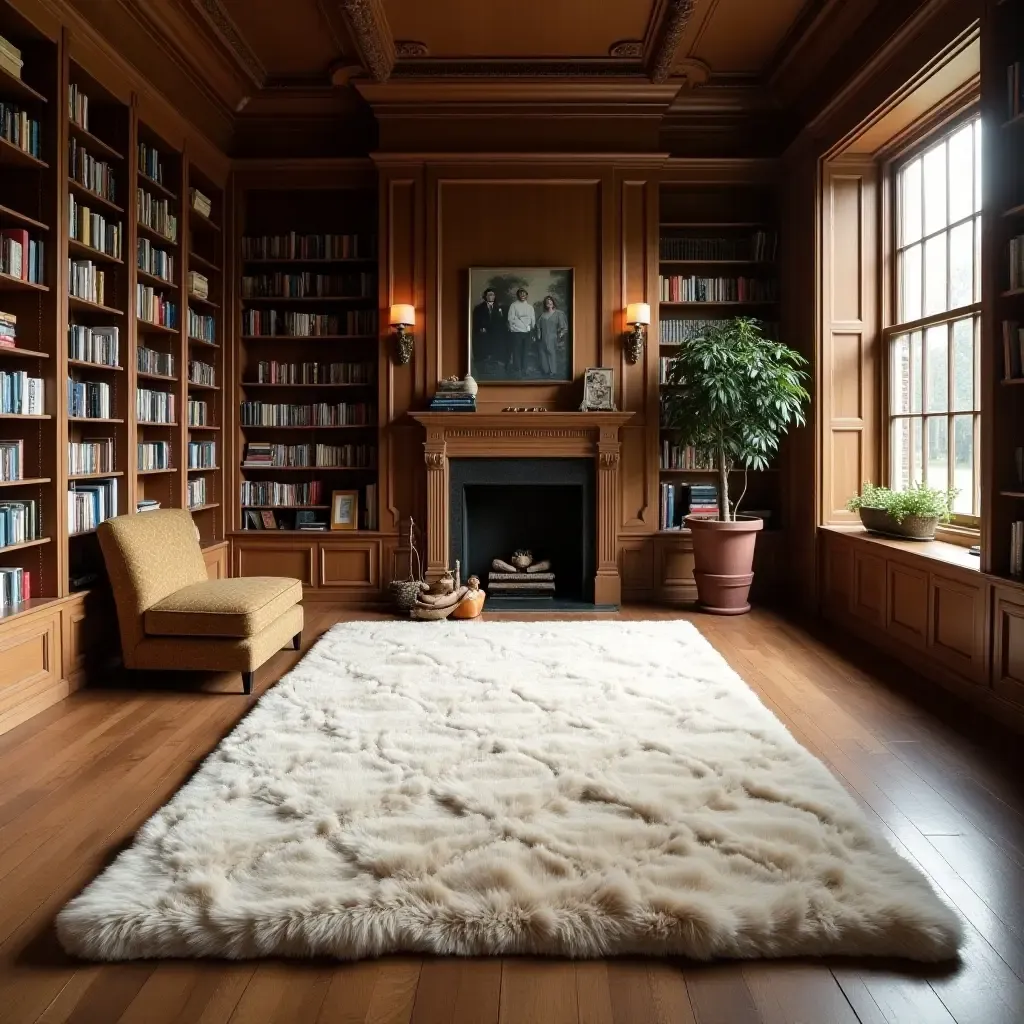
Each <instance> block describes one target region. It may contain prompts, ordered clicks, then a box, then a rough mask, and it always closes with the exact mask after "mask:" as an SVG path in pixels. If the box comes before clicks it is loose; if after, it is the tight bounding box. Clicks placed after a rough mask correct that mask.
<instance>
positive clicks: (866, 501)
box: [846, 483, 957, 523]
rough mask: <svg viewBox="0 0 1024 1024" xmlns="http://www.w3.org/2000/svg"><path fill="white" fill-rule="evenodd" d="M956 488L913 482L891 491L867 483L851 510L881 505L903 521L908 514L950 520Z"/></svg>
mask: <svg viewBox="0 0 1024 1024" xmlns="http://www.w3.org/2000/svg"><path fill="white" fill-rule="evenodd" d="M956 496H957V492H956V491H955V490H952V491H939V490H935V489H934V488H931V487H925V485H924V484H911V485H910V487H908V488H907V489H906V490H905V491H891V490H889V488H888V487H874V486H872V484H871V483H866V484H864V486H863V488H862V489H861V492H860V494H855V495H854V496H853V497H852V498H851V499H850V500H849V501H848V502H847V503H846V507H847V508H848V509H849V510H850V511H851V512H857V511H859V510H860V509H862V508H878V509H882V511H883V512H888V513H889V515H891V516H892V517H893V519H895V520H896V522H897V523H902V522H903V520H904V519H906V518H907V516H922V517H924V518H925V519H932V518H938V519H941V520H942V522H944V523H945V522H948V521H949V516H950V512H951V510H952V508H953V499H954V498H955V497H956Z"/></svg>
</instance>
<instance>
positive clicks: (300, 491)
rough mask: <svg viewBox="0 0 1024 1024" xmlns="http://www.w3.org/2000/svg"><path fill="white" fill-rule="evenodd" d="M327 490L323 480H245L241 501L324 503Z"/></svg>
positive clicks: (246, 503)
mask: <svg viewBox="0 0 1024 1024" xmlns="http://www.w3.org/2000/svg"><path fill="white" fill-rule="evenodd" d="M324 498H325V491H324V484H323V481H322V480H309V481H305V482H304V483H299V484H282V483H278V482H277V481H276V480H243V481H242V485H241V499H240V500H241V503H242V505H243V506H252V505H322V504H323V503H324Z"/></svg>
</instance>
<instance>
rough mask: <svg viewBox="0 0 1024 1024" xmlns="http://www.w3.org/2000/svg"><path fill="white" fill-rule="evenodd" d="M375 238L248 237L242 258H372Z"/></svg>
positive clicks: (244, 244) (354, 236)
mask: <svg viewBox="0 0 1024 1024" xmlns="http://www.w3.org/2000/svg"><path fill="white" fill-rule="evenodd" d="M376 242H377V240H376V238H374V237H373V236H372V235H369V236H366V237H363V236H361V235H302V234H299V233H298V232H297V231H290V232H288V234H286V235H246V236H245V237H244V238H243V239H242V257H243V259H247V260H330V259H343V260H347V259H372V258H373V257H375V256H376V255H377V245H376Z"/></svg>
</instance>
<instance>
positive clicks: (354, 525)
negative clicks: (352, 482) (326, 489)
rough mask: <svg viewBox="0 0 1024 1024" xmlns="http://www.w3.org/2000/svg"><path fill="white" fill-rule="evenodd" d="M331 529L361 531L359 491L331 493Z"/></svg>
mask: <svg viewBox="0 0 1024 1024" xmlns="http://www.w3.org/2000/svg"><path fill="white" fill-rule="evenodd" d="M331 529H332V530H358V529H359V492H358V491H331Z"/></svg>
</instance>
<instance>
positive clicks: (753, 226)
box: [651, 184, 780, 533]
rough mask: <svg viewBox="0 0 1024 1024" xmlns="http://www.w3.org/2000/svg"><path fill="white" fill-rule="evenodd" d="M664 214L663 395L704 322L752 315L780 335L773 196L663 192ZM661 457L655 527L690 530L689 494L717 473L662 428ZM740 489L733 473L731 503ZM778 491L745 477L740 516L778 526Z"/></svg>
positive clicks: (772, 481)
mask: <svg viewBox="0 0 1024 1024" xmlns="http://www.w3.org/2000/svg"><path fill="white" fill-rule="evenodd" d="M660 211H661V212H660V231H659V252H658V258H659V280H658V296H659V299H660V301H659V303H658V315H657V317H656V318H655V321H656V322H655V323H654V324H653V325H652V327H651V330H652V332H656V335H657V342H658V355H659V374H658V381H659V384H658V387H659V393H660V394H664V393H665V392H666V390H667V389H668V388H669V387H670V385H668V384H666V383H664V379H665V370H666V368H667V365H668V362H669V361H670V360H671V358H672V356H673V355H674V353H675V352H676V350H677V349H678V346H679V344H680V343H682V342H684V341H686V340H687V339H688V338H690V337H693V336H695V335H696V334H698V333H699V332H700V330H701V329H702V328H703V327H704V326H705V325H706V324H707V323H708V322H709V321H714V320H725V319H730V318H731V317H734V316H750V317H756V318H757V319H759V320H761V321H762V324H763V325H764V328H765V331H766V333H769V334H771V335H773V336H774V335H776V334H777V327H778V319H779V313H778V310H779V306H778V275H777V271H776V265H777V261H778V239H779V232H778V222H777V220H776V216H775V198H774V194H773V191H772V190H771V189H769V188H767V187H765V188H759V187H757V186H755V185H752V184H745V185H723V186H699V185H693V184H686V185H665V186H663V187H662V190H661V206H660ZM658 460H659V472H660V487H659V502H660V505H659V527H660V529H661V531H662V532H666V533H680V532H683V533H686V532H689V531H686V530H685V529H682V528H681V524H682V522H683V517H684V516H685V515H686V514H687V512H688V510H689V505H690V497H691V488H697V490H696V491H694V492H692V495H693V498H694V499H695V501H696V500H697V499H700V498H702V494H701V491H700V488H702V487H703V488H709V487H714V488H715V489H716V493H717V477H716V473H715V470H714V469H713V468H712V467H705V466H702V465H701V464H700V462H699V461H698V460H697V459H696V457H695V455H694V453H693V452H691V451H688V450H686V449H680V448H679V447H678V446H677V445H676V444H675V442H674V441H673V439H672V436H671V433H670V432H669V431H667V430H664V429H662V430H661V431H660V435H659V443H658ZM742 490H743V473H742V472H736V473H734V474H733V480H732V482H731V484H730V492H731V495H732V499H733V500H734V501H735V500H736V499H737V498H738V497H739V494H740V492H741V491H742ZM779 490H780V488H779V482H778V473H777V472H775V471H774V470H766V471H763V472H759V473H758V472H751V473H750V474H749V475H748V481H747V492H746V495H745V496H744V498H743V504H742V507H741V511H748V512H749V511H758V510H759V511H767V512H771V518H770V519H769V521H768V524H767V525H768V526H769V527H772V526H776V525H777V524H778V521H779V520H778V516H779ZM705 507H710V506H709V505H708V504H705Z"/></svg>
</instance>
